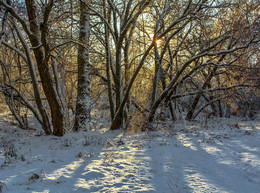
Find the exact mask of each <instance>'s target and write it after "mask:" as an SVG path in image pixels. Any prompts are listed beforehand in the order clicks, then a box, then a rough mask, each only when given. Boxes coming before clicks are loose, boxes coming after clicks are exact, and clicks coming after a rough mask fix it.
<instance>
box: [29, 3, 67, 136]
mask: <svg viewBox="0 0 260 193" xmlns="http://www.w3.org/2000/svg"><path fill="white" fill-rule="evenodd" d="M26 7H27V13H28V18H29V21H30V31H31V33H30V34H29V39H30V42H31V44H32V47H33V52H34V55H35V58H36V62H37V67H38V70H39V75H40V78H41V81H42V86H43V90H44V93H45V95H46V98H47V101H48V103H49V106H50V109H51V117H52V124H53V134H54V135H57V136H62V135H63V134H64V131H63V130H64V129H65V128H66V122H67V120H66V119H67V117H66V114H65V113H64V108H66V107H63V106H62V101H61V100H60V98H59V96H58V93H57V90H56V87H55V81H54V79H53V77H52V75H51V69H50V67H49V60H50V56H49V54H50V53H49V52H50V50H49V44H48V40H47V37H48V19H49V14H50V12H51V10H52V7H53V0H50V1H49V3H48V5H47V6H46V8H45V11H44V16H43V17H44V18H43V22H41V24H40V22H39V15H38V12H37V11H38V10H37V4H36V2H35V1H34V0H26Z"/></svg>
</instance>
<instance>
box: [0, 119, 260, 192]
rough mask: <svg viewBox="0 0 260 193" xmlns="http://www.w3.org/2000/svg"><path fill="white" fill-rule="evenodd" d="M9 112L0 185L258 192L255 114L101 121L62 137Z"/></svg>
mask: <svg viewBox="0 0 260 193" xmlns="http://www.w3.org/2000/svg"><path fill="white" fill-rule="evenodd" d="M10 120H11V118H10V117H9V116H8V115H3V114H2V115H1V116H0V192H1V189H2V192H8V193H9V192H10V193H13V192H19V193H25V192H26V193H27V192H44V193H47V192H54V193H59V192H61V193H70V192H160V193H163V192H165V193H168V192H234V193H239V192H241V193H242V192H243V193H244V192H250V193H254V192H255V193H258V192H260V123H259V120H254V121H246V120H242V119H240V118H231V119H225V118H221V119H220V118H213V119H210V120H209V121H208V124H207V126H206V127H202V126H201V124H200V123H199V122H188V123H185V124H183V123H181V122H177V123H175V124H174V125H173V124H172V123H170V122H168V123H167V125H166V126H165V125H160V124H159V125H157V131H153V132H142V133H134V134H127V133H125V132H123V131H122V130H121V131H109V130H107V128H108V127H106V126H103V127H102V124H101V123H102V122H99V128H98V129H96V131H88V132H83V131H82V132H78V133H73V132H68V133H67V134H66V135H65V136H64V137H55V136H46V135H44V134H42V132H41V131H40V130H37V129H36V130H30V131H27V130H21V129H19V128H17V126H16V125H13V124H12V122H10ZM34 127H37V125H35V126H34ZM5 149H7V150H8V151H9V153H10V155H11V154H14V155H13V157H11V156H10V155H9V156H8V155H7V154H6V153H7V152H6V151H5ZM6 156H8V157H9V158H10V160H6ZM6 161H7V162H8V163H5V162H6Z"/></svg>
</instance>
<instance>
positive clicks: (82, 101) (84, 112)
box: [74, 0, 91, 131]
mask: <svg viewBox="0 0 260 193" xmlns="http://www.w3.org/2000/svg"><path fill="white" fill-rule="evenodd" d="M90 4H91V1H89V0H87V1H83V0H82V1H80V22H79V28H80V31H79V43H80V45H79V46H78V94H77V101H76V115H75V127H74V130H76V131H78V130H80V129H86V130H89V122H90V107H91V106H90V93H89V83H90V80H89V36H90V24H89V22H90V21H89V17H90V16H89V6H90Z"/></svg>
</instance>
